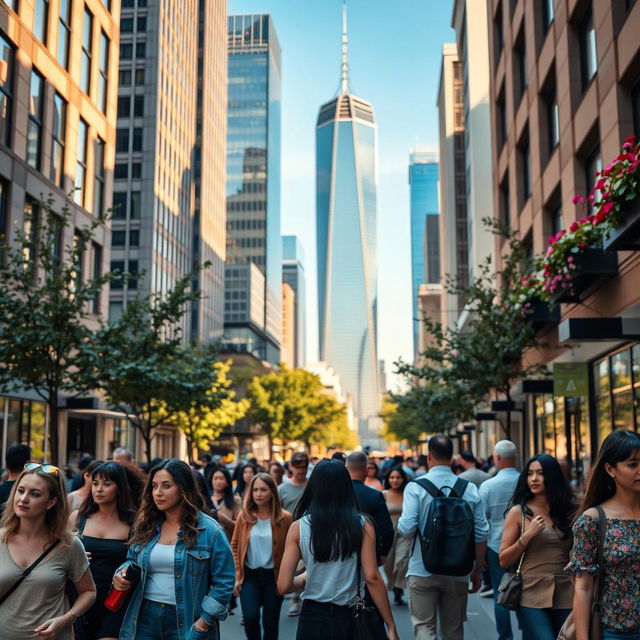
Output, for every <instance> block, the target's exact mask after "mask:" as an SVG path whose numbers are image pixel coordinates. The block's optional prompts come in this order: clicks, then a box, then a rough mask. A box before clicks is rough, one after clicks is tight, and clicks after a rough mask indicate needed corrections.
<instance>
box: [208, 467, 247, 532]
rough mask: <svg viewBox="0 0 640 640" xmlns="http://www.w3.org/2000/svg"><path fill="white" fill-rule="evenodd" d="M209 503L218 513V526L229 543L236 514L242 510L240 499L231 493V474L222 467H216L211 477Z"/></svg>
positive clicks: (236, 517)
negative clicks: (211, 503)
mask: <svg viewBox="0 0 640 640" xmlns="http://www.w3.org/2000/svg"><path fill="white" fill-rule="evenodd" d="M211 501H212V502H213V506H214V507H215V509H216V511H217V512H218V519H219V521H220V524H222V526H223V527H224V530H225V532H226V534H227V538H228V539H229V541H231V537H232V536H233V530H234V527H235V524H236V520H237V519H238V514H239V513H240V509H242V499H241V498H240V496H239V495H238V494H236V493H234V492H233V486H232V484H231V474H230V473H229V472H228V471H227V470H226V469H225V468H224V467H218V468H217V469H216V470H215V471H214V472H213V475H212V476H211Z"/></svg>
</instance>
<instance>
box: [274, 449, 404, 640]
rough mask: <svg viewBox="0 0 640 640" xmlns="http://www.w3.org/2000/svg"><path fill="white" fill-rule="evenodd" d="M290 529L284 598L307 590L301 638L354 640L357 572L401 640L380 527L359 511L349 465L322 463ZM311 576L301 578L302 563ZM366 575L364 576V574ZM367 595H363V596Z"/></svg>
mask: <svg viewBox="0 0 640 640" xmlns="http://www.w3.org/2000/svg"><path fill="white" fill-rule="evenodd" d="M294 518H295V521H294V523H293V524H292V525H291V527H290V529H289V533H288V535H287V541H286V546H285V552H284V557H283V559H282V563H281V565H280V573H279V575H278V591H279V592H280V593H281V594H285V593H290V592H292V591H301V590H304V593H303V595H302V597H303V604H302V611H301V613H300V619H299V621H298V630H297V635H296V639H297V640H352V639H353V637H354V633H353V627H352V625H353V611H352V609H351V606H350V605H352V604H353V603H354V601H355V600H356V595H358V594H357V585H358V582H359V581H358V579H357V572H358V571H362V574H363V575H364V580H363V581H364V582H366V584H367V587H368V589H369V592H370V593H371V596H372V598H373V602H374V603H375V606H376V607H377V609H378V611H379V612H380V614H381V616H382V618H383V620H384V623H385V624H386V625H387V632H388V637H389V638H390V640H397V638H398V634H397V631H396V625H395V621H394V619H393V614H392V612H391V607H390V605H389V598H388V595H387V591H386V589H385V585H384V582H383V581H382V577H381V576H380V573H379V571H378V563H377V558H376V537H375V529H374V527H373V525H372V524H371V523H370V522H369V521H368V519H367V518H366V517H365V516H364V515H363V514H362V513H360V511H359V508H358V503H357V501H356V496H355V492H354V490H353V484H352V483H351V480H350V476H349V474H348V473H347V471H346V469H345V466H344V465H343V464H342V463H341V462H338V461H336V460H322V461H320V462H319V463H318V464H317V465H316V468H315V470H314V472H313V474H312V475H311V478H310V479H309V483H308V485H307V487H306V488H305V491H304V494H303V495H302V498H301V500H300V502H299V503H298V507H297V508H296V513H295V514H294ZM301 558H302V560H303V561H304V565H305V567H306V571H305V573H303V574H301V575H299V576H296V568H297V566H298V562H299V561H300V559H301ZM362 574H361V575H362ZM360 595H362V594H360Z"/></svg>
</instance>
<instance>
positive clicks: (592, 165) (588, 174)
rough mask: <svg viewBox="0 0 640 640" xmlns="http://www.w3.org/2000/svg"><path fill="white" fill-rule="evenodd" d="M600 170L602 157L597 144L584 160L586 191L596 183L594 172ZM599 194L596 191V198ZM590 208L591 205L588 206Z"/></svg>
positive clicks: (589, 191) (589, 190)
mask: <svg viewBox="0 0 640 640" xmlns="http://www.w3.org/2000/svg"><path fill="white" fill-rule="evenodd" d="M600 171H602V158H601V157H600V147H599V146H597V147H596V148H595V149H594V150H593V151H592V152H591V153H590V154H589V155H588V156H587V158H586V160H585V162H584V173H585V175H584V178H585V188H586V192H587V193H588V194H589V193H591V191H592V190H593V187H594V186H595V184H596V173H599V172H600ZM601 197H602V196H601V194H600V192H599V191H598V193H597V194H596V200H600V198H601ZM590 209H592V207H591V206H590Z"/></svg>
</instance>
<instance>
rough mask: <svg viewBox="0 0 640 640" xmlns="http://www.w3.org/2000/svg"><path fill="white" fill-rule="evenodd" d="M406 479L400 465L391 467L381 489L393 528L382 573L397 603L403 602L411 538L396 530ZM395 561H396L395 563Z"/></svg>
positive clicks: (401, 603)
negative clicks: (391, 541)
mask: <svg viewBox="0 0 640 640" xmlns="http://www.w3.org/2000/svg"><path fill="white" fill-rule="evenodd" d="M407 481H408V478H407V474H406V473H405V472H404V470H403V469H402V467H391V470H390V471H389V473H388V474H387V476H386V477H385V479H384V490H383V491H382V495H383V496H384V499H385V502H386V503H387V509H388V510H389V516H390V518H391V522H392V523H393V530H394V536H393V545H392V546H391V551H390V552H389V555H388V556H387V559H386V560H385V563H384V574H385V576H386V577H387V588H388V589H389V591H393V596H394V604H397V605H403V604H404V601H403V600H402V595H403V592H404V588H405V576H406V575H407V573H406V569H407V560H408V558H409V552H410V548H411V546H410V545H411V539H410V538H406V537H405V536H401V535H400V534H399V533H398V531H397V527H398V520H399V519H400V515H401V514H402V500H403V497H404V489H405V487H406V486H407ZM407 543H408V544H407ZM398 551H399V553H398ZM396 561H398V562H397V563H396Z"/></svg>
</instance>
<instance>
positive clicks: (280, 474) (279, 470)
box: [269, 460, 284, 487]
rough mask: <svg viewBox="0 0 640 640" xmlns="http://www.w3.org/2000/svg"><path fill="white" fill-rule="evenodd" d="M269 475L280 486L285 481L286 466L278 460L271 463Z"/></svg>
mask: <svg viewBox="0 0 640 640" xmlns="http://www.w3.org/2000/svg"><path fill="white" fill-rule="evenodd" d="M269 475H270V476H271V477H272V478H273V480H274V482H275V483H276V485H277V486H278V487H279V486H280V485H281V484H282V483H283V481H284V467H283V466H282V465H281V464H280V463H279V462H278V461H277V460H274V461H273V462H270V463H269Z"/></svg>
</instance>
